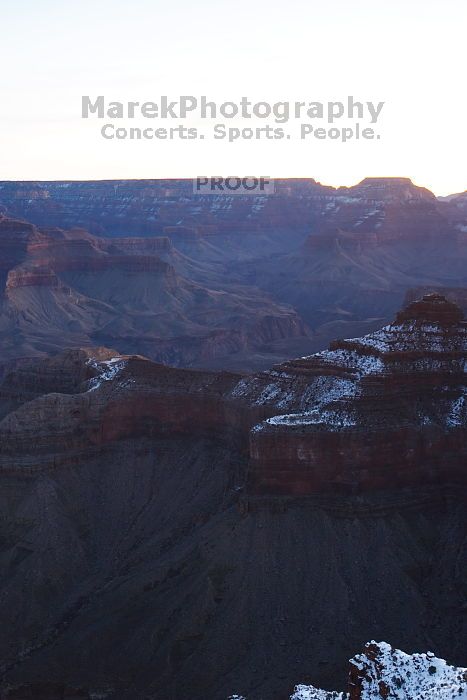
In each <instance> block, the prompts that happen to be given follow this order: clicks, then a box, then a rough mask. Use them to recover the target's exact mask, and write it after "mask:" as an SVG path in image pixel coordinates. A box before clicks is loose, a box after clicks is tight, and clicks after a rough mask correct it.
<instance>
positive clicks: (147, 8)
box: [0, 0, 467, 195]
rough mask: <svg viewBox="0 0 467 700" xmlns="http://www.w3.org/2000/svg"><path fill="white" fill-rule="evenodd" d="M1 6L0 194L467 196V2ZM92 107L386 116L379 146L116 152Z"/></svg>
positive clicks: (287, 144)
mask: <svg viewBox="0 0 467 700" xmlns="http://www.w3.org/2000/svg"><path fill="white" fill-rule="evenodd" d="M0 2H1V35H2V38H1V42H0V62H1V66H2V70H1V73H0V88H1V100H0V179H2V180H3V179H13V180H39V179H41V180H49V179H103V178H163V177H164V178H165V177H194V176H196V175H219V174H223V175H268V176H270V177H314V178H315V179H317V180H319V181H321V182H323V183H325V184H331V185H351V184H355V183H356V182H358V181H360V180H361V179H362V178H363V177H365V176H405V177H410V178H412V179H413V181H414V182H415V183H416V184H418V185H422V186H425V187H428V188H430V189H431V190H433V191H434V192H435V193H436V194H440V195H444V194H449V193H453V192H459V191H463V190H465V189H467V174H466V167H465V160H466V156H467V148H466V144H467V137H466V113H467V97H466V95H467V92H466V89H465V71H466V53H467V51H466V43H465V32H466V27H467V3H466V2H465V0H444V1H443V2H441V0H439V1H438V0H437V1H434V0H423V1H422V0H412V1H411V0H405V1H403V0H392V2H390V1H389V0H333V1H332V0H327V1H323V2H316V0H282V2H279V1H278V0H269V1H268V2H265V1H264V0H250V1H249V2H248V1H247V0H236V1H235V2H231V1H230V2H224V1H222V0H217V1H216V2H214V0H199V1H198V2H189V1H188V0H177V2H158V1H155V0H152V1H150V0H132V1H129V0H125V1H123V0H79V2H75V3H71V2H63V0H61V1H60V2H59V1H58V0H14V2H13V1H11V2H6V0H0ZM82 95H90V96H94V97H97V96H98V95H104V96H105V97H106V99H107V100H108V101H111V100H117V101H122V102H126V101H129V100H136V101H140V102H144V101H154V102H158V101H159V99H160V96H161V95H168V96H170V97H172V98H173V99H176V98H178V96H179V95H195V96H200V95H207V96H208V97H209V98H210V99H212V100H217V101H219V102H223V101H231V100H234V101H238V100H240V98H241V97H242V96H247V97H249V98H250V99H252V101H254V102H255V101H269V102H274V101H290V102H293V101H295V100H299V101H302V100H303V101H321V102H326V101H329V100H332V101H337V100H340V99H345V98H346V97H347V96H348V95H353V96H354V97H355V99H358V100H361V101H373V102H379V101H383V102H385V106H384V108H383V110H382V112H381V116H380V118H379V120H378V124H377V125H376V126H377V131H378V133H380V135H381V138H380V140H378V141H359V142H356V141H355V142H352V141H349V142H347V143H344V144H343V143H340V142H330V141H328V140H326V141H319V140H317V139H309V140H304V141H301V140H300V139H298V138H292V139H290V140H282V141H270V140H268V141H243V142H238V141H237V142H236V143H234V144H229V143H226V142H224V141H214V140H213V139H212V138H210V137H209V136H208V137H206V139H205V140H204V141H201V140H193V141H182V140H173V141H156V140H147V141H129V140H122V141H116V140H108V141H106V140H105V139H103V138H102V136H101V134H100V129H101V128H102V126H103V123H106V122H102V121H100V120H97V119H95V118H91V119H89V120H83V119H82V118H81V96H82ZM106 121H108V120H106ZM155 121H157V122H158V123H157V124H154V122H155ZM219 121H221V122H224V123H227V126H233V124H228V122H227V120H225V119H220V120H219ZM305 121H308V120H305ZM144 122H145V123H144V124H143V126H144V127H147V126H150V127H159V126H164V127H168V126H175V125H177V124H179V123H181V121H180V120H172V123H171V124H167V120H165V122H166V123H161V122H159V121H158V120H148V119H145V120H144ZM266 123H267V122H266ZM271 123H272V122H271ZM139 125H140V122H138V123H136V122H134V123H130V122H125V124H118V126H139ZM258 125H264V121H262V122H261V124H258ZM186 126H198V127H199V126H201V127H205V126H206V125H205V124H200V123H199V122H198V123H196V122H191V123H190V124H188V123H186ZM242 126H251V124H242ZM275 126H277V125H275ZM316 126H325V127H327V128H329V125H326V124H323V125H321V124H317V125H316ZM336 126H339V125H336ZM342 126H344V125H342ZM364 126H368V124H367V123H365V124H364ZM293 128H294V129H296V128H297V126H296V125H294V126H293Z"/></svg>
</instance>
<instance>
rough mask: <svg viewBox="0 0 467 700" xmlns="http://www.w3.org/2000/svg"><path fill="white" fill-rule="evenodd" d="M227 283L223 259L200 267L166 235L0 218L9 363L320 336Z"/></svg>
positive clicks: (284, 309)
mask: <svg viewBox="0 0 467 700" xmlns="http://www.w3.org/2000/svg"><path fill="white" fill-rule="evenodd" d="M223 282H225V276H224V274H223V271H222V270H220V271H219V270H217V268H216V265H215V264H214V265H213V266H212V269H211V268H210V267H209V265H208V266H206V267H203V266H200V265H197V264H195V262H194V261H193V260H191V259H189V258H187V257H185V256H183V255H182V254H181V253H179V252H178V251H176V250H175V249H174V247H173V245H172V244H171V242H170V240H169V239H168V238H167V237H160V238H159V237H155V238H146V239H138V238H122V239H118V240H117V241H116V242H113V241H112V240H110V239H101V238H98V237H96V236H93V235H91V234H89V233H88V232H87V231H84V230H82V229H73V230H71V231H63V230H61V229H54V228H50V227H48V228H43V229H38V228H37V227H36V226H34V225H32V224H29V223H26V222H23V221H19V220H14V219H9V218H7V217H4V216H1V215H0V333H1V342H0V351H1V355H2V360H5V359H6V360H15V359H20V358H25V357H31V356H40V355H44V354H46V353H55V352H57V351H58V350H62V349H65V348H67V347H76V346H80V347H83V346H96V345H106V346H110V347H114V346H118V348H119V350H120V352H123V353H128V354H133V353H134V354H144V355H146V356H149V357H151V358H152V359H154V360H156V361H159V362H164V363H166V364H172V365H176V366H180V365H182V366H192V365H205V366H206V365H207V366H209V365H210V363H212V362H214V361H215V360H216V359H217V358H224V357H228V356H230V355H235V354H242V353H243V354H244V355H245V356H246V357H248V355H249V354H251V355H253V356H254V355H255V353H256V352H260V351H261V350H262V349H263V350H266V352H268V348H269V350H271V349H272V348H273V347H274V345H275V344H280V343H282V342H284V341H287V340H291V339H298V340H300V339H302V341H305V342H306V339H307V338H308V337H309V336H310V335H311V331H310V329H309V328H308V327H307V326H306V324H305V323H304V322H303V321H302V320H301V318H300V317H299V316H298V314H297V313H296V312H295V311H294V310H293V309H292V308H291V307H289V306H286V305H282V304H280V303H277V302H275V301H273V300H272V298H271V297H268V296H267V295H266V294H264V293H263V292H260V291H259V290H255V291H254V292H252V290H251V289H250V288H246V287H243V286H242V285H241V284H237V285H235V284H234V285H232V284H230V283H228V282H227V284H226V287H227V289H226V290H224V289H223V286H224V285H223ZM211 285H212V288H211ZM220 364H221V366H222V360H220Z"/></svg>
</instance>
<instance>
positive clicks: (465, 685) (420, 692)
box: [229, 642, 467, 700]
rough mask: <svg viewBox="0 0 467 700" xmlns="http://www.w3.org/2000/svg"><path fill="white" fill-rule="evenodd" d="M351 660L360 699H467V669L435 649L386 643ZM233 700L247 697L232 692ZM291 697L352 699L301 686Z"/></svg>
mask: <svg viewBox="0 0 467 700" xmlns="http://www.w3.org/2000/svg"><path fill="white" fill-rule="evenodd" d="M370 644H371V646H372V648H371V650H367V653H363V654H358V655H357V656H355V657H354V658H353V659H351V660H350V664H351V665H352V666H353V667H354V668H355V669H357V672H358V676H359V682H358V689H356V690H357V693H358V696H356V697H358V698H359V700H381V698H382V697H383V692H382V688H383V689H384V698H386V700H467V669H466V668H456V667H455V666H448V664H447V663H446V661H444V659H438V658H436V657H435V655H434V654H433V653H431V652H427V653H426V654H412V655H410V654H405V653H404V652H403V651H399V650H398V649H393V648H392V647H391V646H390V645H389V644H386V643H385V642H379V643H376V642H371V643H370ZM229 700H246V698H244V697H243V696H241V695H232V696H230V698H229ZM290 700H350V695H349V693H347V692H338V691H329V690H320V689H319V688H315V687H314V686H311V685H297V686H296V687H295V691H294V692H293V694H292V695H291V696H290Z"/></svg>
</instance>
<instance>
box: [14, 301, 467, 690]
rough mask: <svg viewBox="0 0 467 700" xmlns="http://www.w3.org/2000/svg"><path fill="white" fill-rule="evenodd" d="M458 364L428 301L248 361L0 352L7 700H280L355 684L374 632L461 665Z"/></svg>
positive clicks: (462, 478) (466, 426)
mask: <svg viewBox="0 0 467 700" xmlns="http://www.w3.org/2000/svg"><path fill="white" fill-rule="evenodd" d="M466 361H467V335H466V322H465V320H464V315H463V312H462V310H461V309H460V307H459V306H458V305H457V304H455V303H454V302H451V301H448V300H447V299H446V298H445V297H443V296H442V295H440V294H426V295H425V296H424V297H422V298H421V299H418V300H416V301H411V302H409V303H408V304H407V306H406V307H405V308H404V309H403V310H402V311H400V312H399V313H398V314H397V316H396V318H395V319H394V320H393V322H392V323H391V324H390V325H389V326H386V327H384V328H383V329H381V330H379V331H376V332H374V333H371V334H369V335H367V336H364V337H362V338H356V339H352V340H345V341H335V342H334V343H332V344H331V347H330V349H329V350H327V351H322V352H320V353H317V354H315V355H312V356H307V357H303V358H299V359H296V360H293V361H287V362H285V363H283V364H281V365H277V366H275V367H273V368H271V369H270V370H266V371H263V372H259V373H256V374H252V375H248V376H245V375H242V374H238V373H235V372H226V371H206V370H196V369H179V368H173V367H168V366H164V365H161V364H157V363H154V362H153V361H151V360H149V359H147V358H145V357H142V356H140V355H121V354H119V353H118V352H116V351H115V350H111V349H107V348H103V347H101V348H94V349H93V348H84V349H71V350H66V351H64V352H60V353H58V354H55V355H53V356H47V357H37V358H29V359H24V358H23V359H12V360H11V361H9V362H7V363H4V365H3V368H2V378H1V384H0V480H1V484H2V488H1V489H0V522H1V540H0V542H1V548H0V561H1V565H2V571H3V572H4V573H3V576H2V582H1V590H0V606H1V610H2V620H3V621H4V628H3V629H4V630H5V631H6V630H8V632H7V633H5V634H0V658H1V659H2V665H1V668H0V677H1V679H2V685H1V687H2V689H3V692H4V693H10V694H11V693H13V695H6V697H15V695H14V693H17V695H16V697H20V698H21V697H27V695H26V696H24V693H27V692H31V693H34V692H36V691H37V693H38V695H37V697H40V695H39V693H40V692H42V691H41V690H40V689H41V688H43V687H49V688H55V690H54V691H53V692H57V693H59V692H60V693H65V689H66V688H68V689H71V690H70V691H69V692H70V693H71V692H72V691H73V692H75V690H76V689H78V690H79V689H80V688H82V689H85V690H83V691H79V692H82V693H88V694H89V696H90V697H109V698H118V699H119V700H127V699H128V700H129V698H132V699H134V698H141V700H142V699H143V698H153V699H154V700H169V699H173V700H185V698H188V697H190V698H192V699H193V700H204V699H205V698H206V697H209V698H210V699H212V700H225V698H226V697H227V696H228V695H229V694H230V695H231V694H232V693H241V694H242V695H244V696H245V697H248V699H249V700H250V699H252V700H260V699H261V698H270V699H271V700H283V698H284V697H289V696H290V694H291V693H292V692H293V684H294V682H295V683H296V682H297V679H300V680H301V682H302V683H303V684H305V685H308V686H313V687H315V688H317V687H324V688H339V687H340V688H344V687H345V682H346V680H345V679H346V669H347V664H346V660H347V659H348V658H350V656H351V655H352V654H353V653H354V650H355V649H356V648H357V649H358V648H361V647H362V645H363V644H364V641H365V640H366V639H372V638H379V639H385V640H388V641H389V642H390V643H391V644H392V645H395V646H397V647H399V648H404V649H409V650H413V651H415V650H417V649H432V650H433V652H434V653H435V654H437V655H442V656H443V657H447V658H449V659H450V661H452V662H453V663H455V664H458V665H461V664H462V660H463V657H464V655H465V643H466V635H467V627H466V618H465V596H466V593H467V591H466V589H465V580H464V579H465V577H464V575H463V574H464V571H465V565H466V564H467V549H466V547H465V542H466V539H465V535H466V531H467V529H466V527H467V521H466V517H465V513H466V510H465V494H466V491H465V486H466V471H465V469H466V464H467V459H466V456H467V452H466V449H467V440H466V431H467V409H466V376H467V374H466ZM253 619H254V621H255V623H254V625H252V624H251V620H253ZM408 620H409V621H410V624H407V621H408ZM25 621H26V622H25ZM336 630H339V633H338V634H337V633H336ZM70 659H72V660H73V662H72V663H69V660H70ZM41 684H42V685H41ZM44 684H46V685H45V686H44ZM47 684H49V685H48V686H47ZM22 688H23V690H21V689H22ZM28 688H29V691H28ZM57 689H58V690H57ZM60 689H61V690H60ZM73 689H75V690H73ZM66 692H68V691H66ZM76 692H78V691H77V690H76ZM323 692H327V691H323ZM21 693H23V696H22V695H21ZM32 697H34V695H32ZM57 697H60V695H58V696H57ZM77 697H80V695H79V694H78V695H77ZM81 697H86V694H84V695H82V696H81ZM305 697H306V696H305ZM312 697H313V696H312Z"/></svg>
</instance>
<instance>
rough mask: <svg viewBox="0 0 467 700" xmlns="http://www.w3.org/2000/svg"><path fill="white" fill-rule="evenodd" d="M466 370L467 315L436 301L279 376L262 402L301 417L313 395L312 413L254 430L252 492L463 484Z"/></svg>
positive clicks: (294, 364) (281, 371)
mask: <svg viewBox="0 0 467 700" xmlns="http://www.w3.org/2000/svg"><path fill="white" fill-rule="evenodd" d="M466 363H467V324H466V322H465V321H463V314H462V311H461V310H460V308H459V307H458V306H457V305H455V304H454V303H452V302H449V301H447V300H446V299H445V298H444V297H442V296H440V295H437V294H432V295H427V296H425V297H423V298H422V299H421V300H419V301H416V302H413V303H411V304H409V305H408V306H407V308H406V309H404V310H403V311H402V312H400V313H399V314H398V315H397V317H396V320H395V322H394V323H393V324H391V325H389V326H387V327H385V328H383V329H382V330H381V331H378V332H375V333H373V334H371V335H368V336H365V337H363V338H359V339H354V340H343V341H335V342H334V343H332V344H331V347H330V350H329V351H328V352H323V353H320V354H318V355H315V356H311V357H309V358H303V359H302V360H299V361H297V362H292V363H286V364H285V365H283V366H281V367H277V368H275V369H274V370H273V371H272V372H271V373H270V374H269V375H268V379H269V381H270V383H269V384H268V385H267V386H266V388H265V390H264V391H265V392H266V394H265V395H263V396H264V399H263V400H264V402H265V403H266V404H267V405H269V406H272V405H275V406H277V407H281V408H282V407H285V406H286V405H287V406H288V407H290V408H295V407H296V406H297V404H298V403H301V404H302V409H303V407H304V406H303V397H304V395H305V393H307V396H308V398H307V401H306V408H307V410H306V411H305V412H303V410H302V411H301V412H289V413H286V414H285V415H284V413H285V412H284V411H283V408H282V412H281V413H280V414H279V415H277V416H274V417H271V418H268V419H267V420H266V421H265V422H263V423H261V424H259V425H257V426H255V427H254V428H253V429H252V432H251V483H252V488H253V489H254V490H256V491H258V492H270V493H285V494H287V493H289V494H296V495H298V494H310V493H316V492H320V491H323V490H328V491H333V490H335V489H345V490H348V491H357V492H358V491H360V490H367V489H375V488H391V487H397V486H398V487H400V486H404V485H406V486H410V485H414V484H421V483H439V482H445V481H453V482H454V483H456V482H462V483H465V481H466V477H467V473H466V469H465V465H466V463H467V432H466V429H467V373H466ZM304 376H305V377H306V378H307V379H306V381H307V383H308V387H307V389H305V390H304V391H302V389H303V388H304V387H303V384H304V380H303V377H304ZM246 384H247V386H246V392H249V391H252V390H254V387H252V385H251V382H250V383H249V384H248V382H247V383H246ZM297 384H298V386H300V390H299V391H298V392H297V391H296V389H295V390H294V389H293V390H292V392H290V391H289V392H287V389H286V387H287V386H291V387H294V386H296V385H297ZM313 387H314V390H313ZM297 393H298V395H297ZM260 400H261V398H260Z"/></svg>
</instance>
